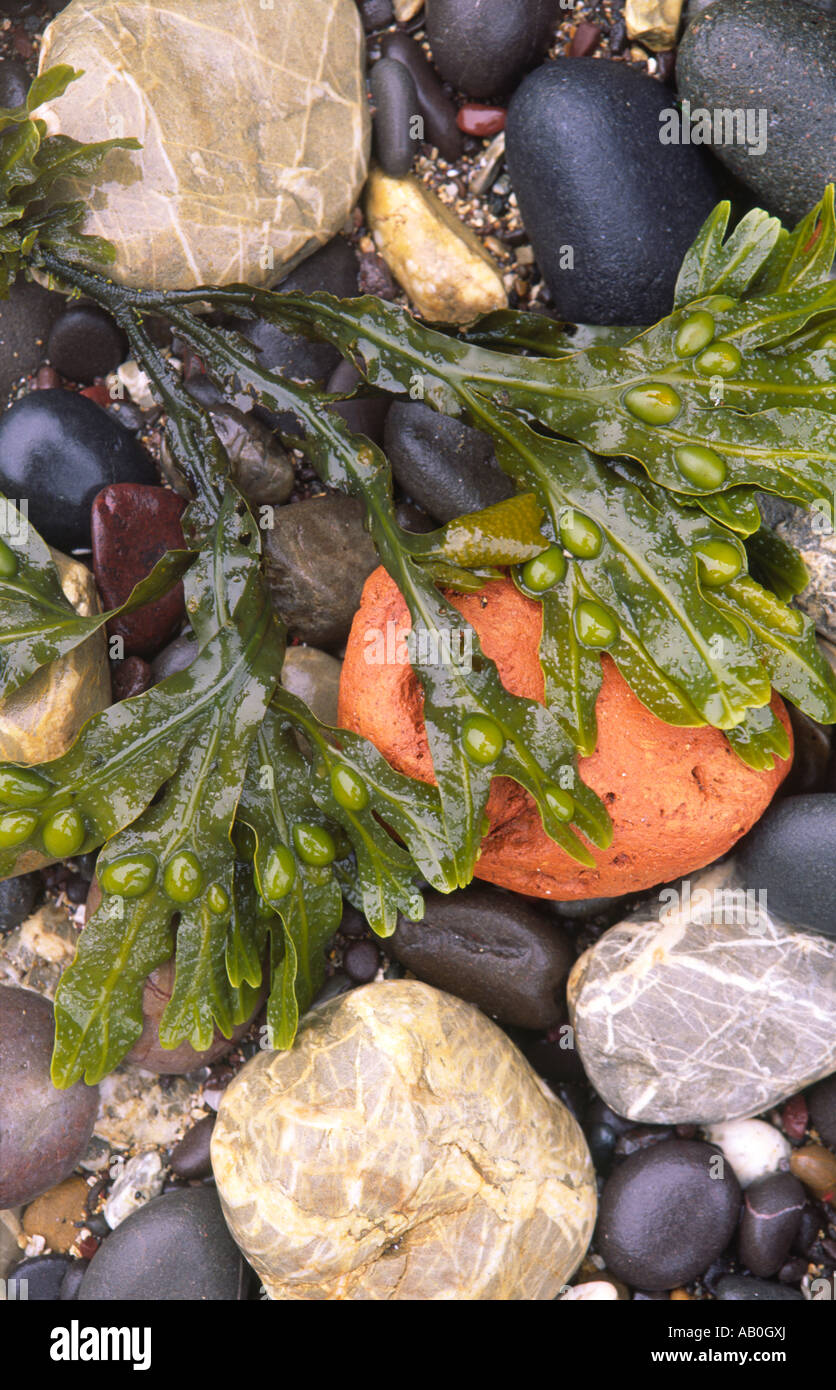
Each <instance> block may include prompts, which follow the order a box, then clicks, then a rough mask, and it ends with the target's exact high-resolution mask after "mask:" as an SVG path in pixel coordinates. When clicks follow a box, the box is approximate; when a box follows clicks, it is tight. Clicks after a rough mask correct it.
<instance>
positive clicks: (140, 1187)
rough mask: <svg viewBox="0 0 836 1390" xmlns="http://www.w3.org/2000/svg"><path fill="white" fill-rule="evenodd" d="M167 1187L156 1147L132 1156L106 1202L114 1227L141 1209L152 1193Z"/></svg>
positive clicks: (113, 1228) (108, 1220)
mask: <svg viewBox="0 0 836 1390" xmlns="http://www.w3.org/2000/svg"><path fill="white" fill-rule="evenodd" d="M162 1190H163V1165H162V1159H161V1158H160V1155H159V1154H158V1153H156V1152H154V1151H153V1150H151V1151H149V1152H148V1153H144V1154H137V1156H136V1158H129V1159H128V1161H127V1163H126V1164H125V1166H124V1168H122V1169H121V1170H120V1172H119V1175H118V1177H117V1178H116V1181H115V1182H114V1184H113V1187H112V1188H111V1189H110V1195H109V1197H108V1199H107V1201H106V1202H105V1204H104V1208H103V1210H104V1218H105V1221H106V1222H107V1224H108V1226H109V1227H110V1229H111V1230H112V1231H115V1229H116V1227H117V1226H118V1225H120V1224H121V1222H123V1221H124V1220H125V1218H126V1217H128V1216H131V1215H132V1214H133V1212H135V1211H139V1208H140V1207H144V1206H145V1203H146V1202H150V1200H151V1198H152V1197H158V1196H159V1195H160V1193H161V1192H162Z"/></svg>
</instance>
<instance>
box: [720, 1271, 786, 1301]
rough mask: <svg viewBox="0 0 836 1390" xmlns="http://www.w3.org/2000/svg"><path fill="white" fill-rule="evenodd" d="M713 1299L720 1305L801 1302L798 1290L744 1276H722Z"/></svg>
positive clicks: (766, 1280)
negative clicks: (744, 1302)
mask: <svg viewBox="0 0 836 1390" xmlns="http://www.w3.org/2000/svg"><path fill="white" fill-rule="evenodd" d="M715 1297H716V1298H717V1299H718V1300H719V1301H720V1302H721V1303H739V1302H743V1301H744V1300H745V1301H746V1302H749V1303H782V1302H783V1303H787V1302H789V1301H790V1300H793V1301H794V1302H798V1301H799V1299H800V1300H801V1301H802V1302H803V1300H804V1295H803V1293H802V1292H801V1290H800V1289H790V1288H788V1287H787V1285H786V1284H773V1283H771V1282H770V1281H769V1280H768V1279H749V1278H747V1277H746V1275H745V1274H724V1275H723V1278H722V1279H721V1280H720V1281H719V1282H718V1284H717V1292H716V1294H715Z"/></svg>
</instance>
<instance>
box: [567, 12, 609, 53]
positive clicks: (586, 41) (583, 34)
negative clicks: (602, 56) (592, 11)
mask: <svg viewBox="0 0 836 1390" xmlns="http://www.w3.org/2000/svg"><path fill="white" fill-rule="evenodd" d="M600 42H601V30H600V28H599V26H598V25H597V24H589V23H588V22H587V21H586V20H584V21H583V23H581V24H579V25H578V27H577V29H576V30H575V32H574V34H573V35H572V41H571V43H570V44H569V47H568V48H567V50H566V53H567V56H568V57H570V58H588V57H589V55H590V53H594V52H595V50H596V48H597V47H598V45H599V43H600Z"/></svg>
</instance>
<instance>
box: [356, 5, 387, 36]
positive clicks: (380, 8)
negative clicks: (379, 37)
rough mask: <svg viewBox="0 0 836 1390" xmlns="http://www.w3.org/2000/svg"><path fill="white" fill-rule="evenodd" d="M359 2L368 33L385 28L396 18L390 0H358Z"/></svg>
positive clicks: (364, 25) (361, 15)
mask: <svg viewBox="0 0 836 1390" xmlns="http://www.w3.org/2000/svg"><path fill="white" fill-rule="evenodd" d="M358 2H359V6H360V18H361V19H362V21H363V28H364V29H365V31H366V33H367V34H373V33H374V31H375V29H385V27H386V25H387V24H391V23H392V21H393V20H394V18H395V13H394V10H393V9H392V6H391V3H390V0H358Z"/></svg>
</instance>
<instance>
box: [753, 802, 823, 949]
mask: <svg viewBox="0 0 836 1390" xmlns="http://www.w3.org/2000/svg"><path fill="white" fill-rule="evenodd" d="M737 865H738V871H739V873H740V876H741V883H742V886H743V887H746V888H757V889H758V890H764V891H765V892H766V897H767V901H768V903H769V911H770V912H771V913H774V914H775V915H776V916H778V917H780V918H782V919H783V920H784V921H785V922H786V923H787V924H788V925H789V926H791V927H794V928H796V929H798V930H803V931H813V932H821V933H822V934H823V935H824V936H829V937H834V938H836V906H834V904H836V795H833V794H832V793H828V792H818V793H811V794H810V795H808V796H788V797H787V798H786V799H785V800H783V801H779V802H776V803H775V804H773V805H772V806H771V807H770V808H769V810H768V811H767V813H766V815H765V816H763V818H762V819H761V820H759V821H758V823H757V825H756V826H755V828H754V830H752V831H751V832H750V834H749V835H748V836H747V837H746V839H745V840H744V841H743V845H742V847H741V849H740V850H739V852H738V857H737Z"/></svg>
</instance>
